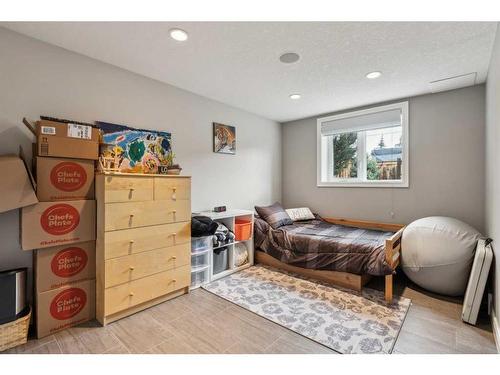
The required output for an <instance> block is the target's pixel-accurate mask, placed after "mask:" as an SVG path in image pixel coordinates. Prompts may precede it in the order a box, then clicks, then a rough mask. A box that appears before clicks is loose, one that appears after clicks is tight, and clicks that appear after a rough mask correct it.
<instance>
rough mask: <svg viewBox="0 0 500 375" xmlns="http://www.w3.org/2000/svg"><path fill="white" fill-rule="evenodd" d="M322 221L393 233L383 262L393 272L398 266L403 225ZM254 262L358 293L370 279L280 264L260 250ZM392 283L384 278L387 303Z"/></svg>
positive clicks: (390, 277) (388, 277)
mask: <svg viewBox="0 0 500 375" xmlns="http://www.w3.org/2000/svg"><path fill="white" fill-rule="evenodd" d="M323 220H325V221H327V222H329V223H332V224H338V225H345V226H348V227H355V228H363V229H375V230H383V231H389V232H395V233H394V235H392V236H391V237H390V238H388V239H386V240H385V260H386V262H387V263H388V264H389V265H390V266H391V268H392V269H393V270H395V269H396V267H397V266H398V264H399V257H400V254H401V235H402V234H403V229H404V227H405V226H404V225H401V224H389V223H377V222H373V221H361V220H349V219H338V218H332V217H328V218H323ZM255 260H256V262H257V263H261V264H266V265H268V266H271V267H274V268H279V269H282V270H284V271H289V272H295V273H297V274H299V275H302V276H305V277H309V278H312V279H316V280H320V281H324V282H328V283H332V284H334V285H339V286H342V287H345V288H349V289H354V290H356V291H359V292H361V289H362V288H363V286H364V285H365V284H366V283H367V282H368V281H369V280H370V278H371V276H370V275H355V274H353V273H349V272H339V271H326V270H314V269H309V268H302V267H296V266H292V265H290V264H286V263H283V262H280V261H279V260H277V259H275V258H273V257H272V256H270V255H268V254H266V253H264V252H263V251H260V250H258V251H256V252H255ZM392 281H393V280H392V275H386V276H385V301H386V302H387V303H391V302H392V298H393V288H392V284H393V283H392Z"/></svg>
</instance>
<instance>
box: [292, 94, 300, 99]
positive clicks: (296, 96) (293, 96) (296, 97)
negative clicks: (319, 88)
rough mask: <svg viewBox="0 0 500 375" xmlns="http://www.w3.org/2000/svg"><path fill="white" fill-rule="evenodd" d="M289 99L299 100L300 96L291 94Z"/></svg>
mask: <svg viewBox="0 0 500 375" xmlns="http://www.w3.org/2000/svg"><path fill="white" fill-rule="evenodd" d="M290 99H292V100H297V99H300V94H292V95H290Z"/></svg>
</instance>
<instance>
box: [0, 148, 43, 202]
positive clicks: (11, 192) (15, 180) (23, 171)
mask: <svg viewBox="0 0 500 375" xmlns="http://www.w3.org/2000/svg"><path fill="white" fill-rule="evenodd" d="M0 170H1V171H2V178H0V212H5V211H10V210H13V209H15V208H20V207H25V206H29V205H32V204H35V203H38V199H36V195H35V191H34V188H33V185H32V182H31V180H30V177H29V170H28V169H27V168H26V165H25V164H24V162H23V160H22V159H21V158H19V157H18V156H14V155H6V156H0Z"/></svg>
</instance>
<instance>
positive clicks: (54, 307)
mask: <svg viewBox="0 0 500 375" xmlns="http://www.w3.org/2000/svg"><path fill="white" fill-rule="evenodd" d="M86 303H87V293H85V291H84V290H83V289H80V288H70V289H66V290H63V291H62V292H61V293H59V294H57V295H56V296H55V297H54V299H53V300H52V302H51V303H50V315H52V317H53V318H54V319H57V320H66V319H69V318H72V317H74V316H75V315H77V314H78V313H79V312H80V311H82V309H83V308H84V307H85V304H86Z"/></svg>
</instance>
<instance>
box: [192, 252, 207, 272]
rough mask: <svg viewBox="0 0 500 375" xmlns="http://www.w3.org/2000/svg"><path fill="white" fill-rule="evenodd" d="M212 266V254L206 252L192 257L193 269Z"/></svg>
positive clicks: (194, 254)
mask: <svg viewBox="0 0 500 375" xmlns="http://www.w3.org/2000/svg"><path fill="white" fill-rule="evenodd" d="M209 265H210V253H209V252H208V250H207V251H205V252H204V253H202V252H198V253H193V254H192V255H191V269H193V270H194V269H197V268H203V267H208V266H209Z"/></svg>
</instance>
